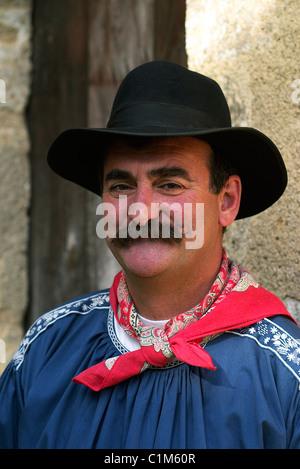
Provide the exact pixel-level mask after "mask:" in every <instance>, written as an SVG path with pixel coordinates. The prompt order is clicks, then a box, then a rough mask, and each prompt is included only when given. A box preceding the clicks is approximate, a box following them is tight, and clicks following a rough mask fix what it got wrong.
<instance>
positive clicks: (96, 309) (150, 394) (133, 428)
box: [0, 290, 300, 449]
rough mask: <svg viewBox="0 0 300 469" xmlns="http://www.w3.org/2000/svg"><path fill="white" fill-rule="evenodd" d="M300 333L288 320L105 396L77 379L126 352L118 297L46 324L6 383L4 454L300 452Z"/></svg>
mask: <svg viewBox="0 0 300 469" xmlns="http://www.w3.org/2000/svg"><path fill="white" fill-rule="evenodd" d="M299 331H300V329H299V327H298V326H297V325H296V324H294V323H293V322H292V321H290V320H289V319H288V318H286V317H283V316H275V317H271V318H268V319H264V320H262V321H260V322H258V323H256V324H254V325H253V326H250V327H247V328H245V329H242V330H234V331H229V332H226V333H223V334H221V335H220V336H219V337H217V338H215V339H214V340H212V341H211V342H209V343H208V344H207V345H206V350H207V352H208V353H209V354H210V355H211V357H212V359H213V362H214V365H215V366H216V367H217V369H216V370H215V371H211V370H206V369H203V368H198V367H195V366H190V365H187V364H185V363H178V362H177V363H176V362H175V363H173V364H172V366H170V367H166V368H164V369H147V370H146V371H144V372H143V373H141V374H139V375H137V376H134V377H132V378H130V379H128V380H126V381H123V382H121V383H119V384H117V385H116V386H113V387H109V388H106V389H103V390H102V391H100V392H95V391H92V390H91V389H89V388H88V387H86V386H84V385H82V384H76V383H74V382H72V378H73V377H74V376H76V375H77V374H79V373H80V372H81V371H83V370H84V369H86V368H88V367H90V366H92V365H94V364H96V363H99V362H100V361H103V360H104V359H107V358H110V357H114V356H116V355H118V354H121V353H126V352H127V349H126V348H125V347H124V344H122V343H121V342H120V340H119V338H118V336H117V334H116V330H115V325H114V317H113V312H112V309H111V307H110V304H109V294H108V290H104V291H101V292H96V293H93V294H89V295H84V296H81V297H79V298H77V299H76V300H74V301H72V302H69V303H66V304H64V305H62V306H60V307H59V308H56V309H54V310H53V311H50V312H49V313H46V314H44V315H43V316H41V317H40V318H39V319H38V320H37V321H36V322H35V323H34V325H33V326H32V327H31V328H30V329H29V331H28V332H27V334H26V335H25V337H24V340H23V342H22V343H21V345H20V347H19V350H18V351H17V353H16V354H15V356H14V358H13V360H12V361H11V362H10V363H9V364H8V366H7V367H6V369H5V371H4V373H3V375H2V376H1V378H0V448H20V449H25V448H26V449H32V448H43V449H46V448H51V449H54V448H55V449H56V448H62V449H67V448H76V449H78V448H84V449H89V448H104V449H125V448H130V449H139V448H143V449H147V448H150V449H155V448H157V449H159V448H161V449H197V448H199V449H203V448H208V449H214V448H217V449H222V448H223V449H246V448H250V449H256V448H257V449H259V448H265V449H272V448H275V449H281V448H300V420H299V408H300V406H299V404H300V391H299V386H300V342H299V339H300V332H299Z"/></svg>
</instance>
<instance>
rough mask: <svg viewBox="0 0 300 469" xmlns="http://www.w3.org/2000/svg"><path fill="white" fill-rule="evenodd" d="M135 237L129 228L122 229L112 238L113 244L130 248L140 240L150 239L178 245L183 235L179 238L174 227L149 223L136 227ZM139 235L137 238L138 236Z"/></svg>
mask: <svg viewBox="0 0 300 469" xmlns="http://www.w3.org/2000/svg"><path fill="white" fill-rule="evenodd" d="M134 232H135V236H134V237H133V236H132V231H130V229H129V228H128V226H127V227H126V228H122V229H120V230H119V231H118V232H117V233H116V236H115V237H114V238H111V243H112V244H114V245H115V246H118V247H123V248H126V247H130V246H132V245H134V243H136V242H138V241H139V240H140V239H150V240H151V242H153V243H155V242H158V241H163V242H165V243H166V244H168V245H176V244H179V243H181V241H182V234H181V235H180V236H179V234H180V233H178V230H177V231H176V230H175V229H174V227H173V226H170V225H169V224H168V225H164V224H163V223H155V224H154V223H153V222H152V223H151V221H149V222H147V223H146V224H145V225H142V226H140V225H136V226H135V228H134ZM136 235H137V236H136Z"/></svg>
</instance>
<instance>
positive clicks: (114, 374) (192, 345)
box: [73, 251, 284, 391]
mask: <svg viewBox="0 0 300 469" xmlns="http://www.w3.org/2000/svg"><path fill="white" fill-rule="evenodd" d="M249 287H252V289H251V288H249ZM250 290H251V291H250ZM253 290H259V291H260V292H261V293H260V295H265V294H266V291H265V290H264V289H262V287H260V286H259V285H258V283H257V282H256V281H255V280H254V279H253V277H252V276H251V274H250V272H249V271H248V270H247V269H245V268H243V267H241V266H239V265H238V264H236V263H235V262H233V261H231V260H230V259H228V258H227V255H226V253H225V251H223V257H222V262H221V266H220V270H219V273H218V275H217V277H216V279H215V281H214V283H213V285H212V286H211V288H210V290H209V292H208V294H207V295H206V296H205V298H204V299H203V300H202V301H201V302H200V303H199V304H198V305H196V306H195V307H194V308H192V309H191V310H190V311H187V312H185V313H183V314H179V315H178V316H176V317H174V318H172V319H170V320H169V321H168V322H167V323H166V324H165V326H164V327H163V328H157V327H150V326H146V325H144V324H143V322H142V320H141V319H140V317H139V315H138V312H137V311H136V309H135V306H134V303H133V301H132V298H131V296H130V293H129V291H128V287H127V283H126V278H125V275H124V272H123V271H121V272H119V273H118V274H117V275H116V277H115V279H114V282H113V285H112V287H111V289H110V303H111V307H112V309H113V311H114V315H115V317H116V320H117V321H118V323H119V325H120V326H121V327H122V328H123V329H124V331H125V332H126V333H127V334H128V335H130V336H132V337H134V338H135V339H136V340H137V341H138V342H139V345H140V348H139V349H138V350H135V351H132V352H127V353H124V354H121V355H118V356H113V357H110V358H108V359H106V360H104V361H102V362H101V363H98V364H96V365H94V366H91V367H90V368H88V369H86V370H84V371H83V372H82V373H80V374H79V375H78V376H76V377H75V378H73V381H74V382H76V383H81V384H85V385H86V386H88V387H90V388H91V389H93V390H96V391H98V390H100V389H103V388H106V387H108V386H113V385H115V384H117V383H119V382H121V381H124V380H126V379H128V378H130V377H132V376H135V375H137V374H139V373H141V372H144V371H145V370H146V369H147V368H149V367H150V366H155V367H164V366H165V365H166V364H167V363H168V361H169V360H170V359H173V358H174V357H176V358H177V359H178V360H179V361H182V362H185V363H188V364H190V365H194V366H198V367H203V368H206V369H210V370H215V367H214V364H213V361H212V358H211V357H210V355H209V354H208V353H207V352H206V351H205V350H204V348H203V346H204V344H206V343H207V342H208V341H209V340H211V339H212V338H214V337H215V336H216V335H218V334H219V333H222V332H224V331H226V330H230V329H233V328H235V327H241V326H243V325H248V324H253V323H254V322H256V321H257V320H258V319H259V320H260V319H262V318H263V317H264V315H265V311H264V309H265V308H260V310H259V308H258V306H257V304H256V302H257V294H254V293H253ZM247 292H248V293H249V294H248V296H245V295H242V296H241V293H247ZM234 295H238V297H236V296H234ZM229 297H233V300H231V301H229V300H228V299H227V298H229ZM237 298H238V300H237ZM268 298H269V297H268ZM225 299H226V301H224V300H225ZM253 302H254V305H255V306H256V309H255V310H254V312H252V310H250V309H251V308H252V306H253ZM223 303H226V307H225V308H224V307H223V309H222V313H219V310H220V305H223ZM247 304H249V308H248V307H247ZM228 306H229V307H228ZM277 306H278V305H277V303H276V308H277V309H278V307H277ZM248 310H249V311H248ZM279 311H280V314H281V311H282V308H281V306H280V307H279ZM283 314H284V313H283Z"/></svg>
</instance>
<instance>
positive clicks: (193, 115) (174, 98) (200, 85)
mask: <svg viewBox="0 0 300 469" xmlns="http://www.w3.org/2000/svg"><path fill="white" fill-rule="evenodd" d="M166 107H167V108H168V111H170V112H168V113H167V115H166V112H165V111H166ZM129 108H132V109H131V113H130V112H127V113H126V118H125V113H124V114H123V116H121V113H122V112H123V111H125V110H126V109H127V110H128V109H129ZM160 112H163V113H164V119H163V122H161V121H160ZM134 114H135V115H134ZM137 116H138V122H139V126H141V127H147V126H153V125H155V122H154V120H155V119H156V118H157V119H158V121H157V125H160V126H161V125H162V124H163V127H170V128H174V130H175V128H177V130H179V126H180V130H181V131H183V130H184V128H185V126H187V130H192V129H193V130H195V129H198V130H199V129H202V128H203V129H204V128H206V129H207V128H210V127H211V128H216V127H217V128H218V127H219V128H222V127H230V126H231V118H230V111H229V108H228V104H227V101H226V98H225V96H224V94H223V92H222V90H221V88H220V86H219V85H218V83H216V82H215V81H214V80H212V79H211V78H208V77H205V76H204V75H201V74H199V73H196V72H193V71H190V70H188V69H187V68H185V67H183V66H181V65H178V64H174V63H171V62H167V61H154V62H148V63H146V64H143V65H140V66H138V67H137V68H135V69H134V70H132V71H131V72H130V73H129V74H128V75H127V76H126V77H125V78H124V80H123V81H122V83H121V85H120V87H119V90H118V92H117V94H116V97H115V100H114V103H113V106H112V111H111V118H110V121H109V123H108V127H112V128H113V127H119V126H124V124H125V125H126V122H127V125H128V126H131V125H132V124H133V120H134V124H136V121H137ZM122 117H123V119H122ZM119 118H120V119H119ZM190 127H192V129H191V128H190Z"/></svg>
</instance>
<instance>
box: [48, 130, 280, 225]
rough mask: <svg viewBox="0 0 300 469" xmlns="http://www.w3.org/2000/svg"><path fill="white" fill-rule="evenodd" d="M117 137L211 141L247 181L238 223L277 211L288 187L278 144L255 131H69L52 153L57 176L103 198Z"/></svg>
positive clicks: (244, 184)
mask: <svg viewBox="0 0 300 469" xmlns="http://www.w3.org/2000/svg"><path fill="white" fill-rule="evenodd" d="M114 136H135V137H179V136H192V137H197V138H201V139H203V140H205V141H206V142H207V143H209V144H210V145H211V146H212V147H213V148H215V149H218V150H219V152H220V153H221V154H222V156H224V158H228V159H229V160H230V161H231V162H232V164H233V165H234V167H235V168H236V170H237V173H238V175H239V176H240V178H241V181H242V197H241V204H240V209H239V212H238V215H237V217H236V219H241V218H247V217H250V216H253V215H256V214H258V213H260V212H262V211H264V210H266V209H267V208H268V207H270V206H271V205H273V204H274V203H275V202H276V201H277V200H278V199H279V198H280V197H281V195H282V194H283V192H284V190H285V188H286V186H287V171H286V168H285V165H284V162H283V159H282V156H281V154H280V152H279V150H278V149H277V147H276V146H275V144H274V143H273V142H272V141H271V140H270V139H269V138H268V137H267V136H266V135H264V134H263V133H261V132H260V131H258V130H256V129H253V128H251V127H226V128H219V129H210V130H206V129H203V130H199V131H195V130H193V131H183V132H180V131H178V128H177V129H172V128H166V127H165V128H163V129H162V128H156V129H154V128H153V127H139V128H137V129H132V128H131V129H130V130H129V129H128V128H124V129H122V128H118V129H113V128H112V129H109V128H104V129H98V128H96V129H92V128H79V129H69V130H66V131H64V132H63V133H61V134H60V135H59V136H58V137H57V139H56V140H55V141H54V142H53V144H52V146H51V147H50V150H49V152H48V157H47V160H48V164H49V166H50V167H51V169H52V170H53V171H55V172H56V173H57V174H59V175H60V176H62V177H63V178H65V179H67V180H69V181H72V182H74V183H76V184H78V185H80V186H82V187H84V188H86V189H88V190H89V191H91V192H93V193H95V194H98V195H100V184H99V177H100V171H99V166H100V164H101V161H102V160H103V157H104V150H105V146H106V144H107V142H108V141H109V139H111V138H112V137H114Z"/></svg>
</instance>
